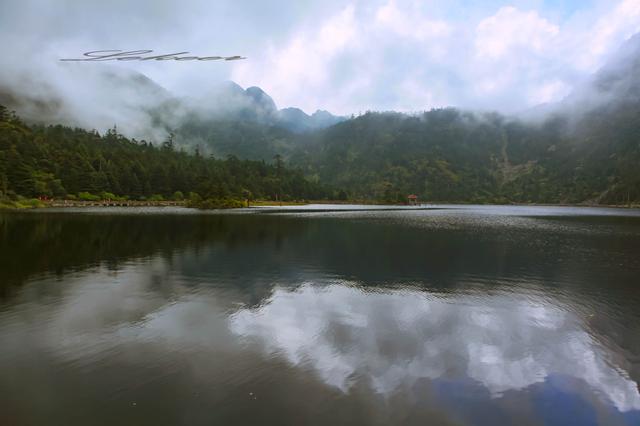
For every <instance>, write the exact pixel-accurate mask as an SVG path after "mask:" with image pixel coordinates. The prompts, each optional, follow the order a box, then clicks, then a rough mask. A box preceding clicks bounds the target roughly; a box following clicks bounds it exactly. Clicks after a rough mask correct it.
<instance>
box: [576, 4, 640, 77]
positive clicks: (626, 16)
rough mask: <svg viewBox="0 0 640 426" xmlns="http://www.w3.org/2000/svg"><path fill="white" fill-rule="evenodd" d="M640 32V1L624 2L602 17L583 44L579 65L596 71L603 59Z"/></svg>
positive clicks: (587, 69)
mask: <svg viewBox="0 0 640 426" xmlns="http://www.w3.org/2000/svg"><path fill="white" fill-rule="evenodd" d="M639 31H640V0H623V1H621V2H619V3H618V4H617V6H616V7H615V8H613V10H611V11H610V12H609V13H606V14H605V15H604V16H602V17H600V18H599V19H598V20H597V21H596V23H595V25H594V26H593V28H590V29H589V33H588V36H587V38H586V40H584V43H583V46H582V47H583V49H582V52H583V54H582V55H580V56H579V63H578V65H579V66H580V67H581V68H582V69H584V70H586V71H595V69H596V68H597V67H598V66H600V65H601V64H602V60H603V57H604V56H606V54H607V53H610V52H611V50H614V49H615V48H616V47H617V46H618V45H619V44H620V43H622V42H623V41H624V40H626V39H627V38H629V37H630V36H632V35H633V34H635V33H637V32H639Z"/></svg>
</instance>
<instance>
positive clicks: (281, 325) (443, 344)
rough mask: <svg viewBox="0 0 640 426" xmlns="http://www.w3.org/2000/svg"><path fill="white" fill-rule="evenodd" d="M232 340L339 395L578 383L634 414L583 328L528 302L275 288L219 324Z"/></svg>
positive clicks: (629, 392) (636, 405)
mask: <svg viewBox="0 0 640 426" xmlns="http://www.w3.org/2000/svg"><path fill="white" fill-rule="evenodd" d="M229 324H230V329H231V331H232V332H233V333H235V334H236V335H239V336H243V337H245V338H246V339H247V340H249V341H254V342H259V343H260V344H261V345H262V346H263V348H264V350H265V351H266V352H267V353H270V354H281V355H282V356H283V357H285V358H286V359H287V360H288V362H290V363H291V364H293V365H296V366H306V365H308V366H310V367H311V368H312V369H313V370H315V371H316V372H317V374H318V375H319V377H320V378H321V379H322V380H323V381H324V382H325V383H326V384H328V385H330V386H334V387H337V388H339V389H341V390H342V391H344V392H348V390H349V389H350V387H351V386H352V385H354V383H355V381H356V380H365V381H367V382H369V383H370V384H371V386H372V387H373V389H374V390H375V391H376V392H378V393H381V394H383V395H391V394H392V393H393V392H394V390H396V389H398V388H399V387H401V386H411V385H412V384H414V383H415V382H416V381H417V380H418V379H423V378H426V379H438V378H460V377H468V378H470V379H473V380H475V381H477V382H479V383H481V384H482V385H483V386H484V387H486V388H487V389H488V390H489V391H490V392H491V394H492V395H493V396H494V397H499V396H501V394H502V393H504V392H506V391H509V390H516V391H517V390H523V389H525V388H527V387H529V386H531V385H533V384H536V383H542V382H544V381H545V379H546V378H547V377H551V376H553V375H565V376H571V377H575V378H577V379H581V380H583V381H584V382H586V383H587V384H588V385H589V386H590V388H591V389H593V390H594V391H595V392H596V393H597V394H599V395H601V396H602V397H603V398H607V399H609V400H610V401H611V403H612V404H613V405H614V406H615V407H616V408H617V409H618V410H619V411H623V412H624V411H630V410H638V409H640V394H639V393H638V389H637V387H636V384H635V383H634V382H633V381H632V380H630V379H629V378H628V376H627V374H626V373H625V372H624V371H622V370H621V369H618V368H616V367H615V366H614V365H613V364H611V363H610V359H609V358H610V357H609V356H608V354H607V351H606V349H605V348H604V347H602V346H601V345H599V344H598V342H597V341H595V340H594V338H593V337H592V336H591V335H590V334H589V333H588V331H586V330H585V323H584V320H582V319H581V318H579V317H578V316H576V315H575V314H573V313H571V312H568V311H567V310H564V309H562V307H560V306H556V305H551V304H549V301H547V300H544V299H542V298H536V297H526V298H524V297H517V298H516V297H515V296H513V295H505V294H501V295H445V296H437V295H434V294H428V293H424V292H420V291H417V290H387V291H373V292H370V291H364V290H362V289H360V288H357V287H355V286H346V285H330V286H327V287H318V286H313V285H309V284H307V285H304V286H303V287H301V288H299V289H298V290H295V291H292V290H289V289H282V288H276V289H275V290H274V292H273V295H272V296H271V297H270V298H269V300H267V301H266V302H265V303H264V304H262V305H261V306H260V307H258V308H254V309H241V310H239V311H237V312H236V313H234V314H233V315H232V316H231V317H230V318H229Z"/></svg>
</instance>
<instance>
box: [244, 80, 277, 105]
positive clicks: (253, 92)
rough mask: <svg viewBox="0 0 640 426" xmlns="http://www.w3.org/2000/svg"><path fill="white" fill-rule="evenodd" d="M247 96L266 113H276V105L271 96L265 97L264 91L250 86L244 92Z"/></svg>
mask: <svg viewBox="0 0 640 426" xmlns="http://www.w3.org/2000/svg"><path fill="white" fill-rule="evenodd" d="M245 93H246V94H247V96H249V98H250V99H252V100H253V102H255V104H256V105H258V106H259V107H261V108H262V109H264V110H266V111H276V110H277V108H276V103H275V102H274V101H273V99H272V98H271V96H269V95H267V94H266V93H265V92H264V90H262V89H261V88H259V87H257V86H251V87H249V88H247V90H245Z"/></svg>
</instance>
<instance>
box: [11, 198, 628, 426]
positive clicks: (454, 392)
mask: <svg viewBox="0 0 640 426" xmlns="http://www.w3.org/2000/svg"><path fill="white" fill-rule="evenodd" d="M324 208H325V209H326V208H327V207H324ZM320 210H321V208H320V207H318V206H316V207H308V208H300V207H283V208H277V209H268V208H267V209H256V210H252V211H250V212H246V211H245V212H231V213H225V214H220V213H209V214H203V213H200V212H197V211H192V210H186V209H182V210H180V209H146V210H145V209H116V208H112V209H94V210H89V209H87V210H80V211H70V210H65V211H58V212H56V211H47V212H33V213H4V214H0V424H1V425H114V424H127V425H129V424H132V425H133V424H136V425H217V424H220V425H231V424H262V425H306V424H309V425H315V424H317V425H341V424H351V425H353V424H366V425H369V424H371V425H388V424H394V425H395V424H407V425H412V424H421V425H424V424H429V425H492V426H493V425H633V426H637V425H640V390H639V386H638V383H640V212H638V211H634V210H616V209H589V208H558V207H553V208H552V207H490V206H465V207H456V206H434V208H432V209H429V210H419V209H411V210H400V211H396V210H386V209H382V208H379V209H374V210H370V209H363V208H362V207H358V206H332V207H330V208H329V210H332V211H328V212H323V211H320Z"/></svg>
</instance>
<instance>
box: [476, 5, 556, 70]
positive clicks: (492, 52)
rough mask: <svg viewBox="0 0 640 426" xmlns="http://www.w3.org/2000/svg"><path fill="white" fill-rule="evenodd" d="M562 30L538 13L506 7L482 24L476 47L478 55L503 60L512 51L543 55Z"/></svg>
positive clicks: (478, 30) (479, 26)
mask: <svg viewBox="0 0 640 426" xmlns="http://www.w3.org/2000/svg"><path fill="white" fill-rule="evenodd" d="M559 32H560V29H559V27H558V26H557V25H554V24H552V23H550V22H549V21H547V20H546V19H544V18H542V17H540V16H539V15H538V12H536V11H529V12H522V11H520V10H518V9H516V8H515V7H511V6H509V7H503V8H501V9H500V10H498V12H497V13H496V14H495V15H493V16H490V17H488V18H486V19H484V20H482V21H481V22H480V24H478V28H477V38H476V40H475V47H476V52H477V54H478V56H480V57H487V58H489V59H495V58H500V57H503V56H504V55H506V54H507V53H509V51H510V50H511V49H530V50H533V51H535V52H540V51H541V50H543V49H544V48H545V46H546V45H548V44H550V43H552V42H553V40H554V38H555V37H556V36H557V35H558V33H559Z"/></svg>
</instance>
